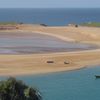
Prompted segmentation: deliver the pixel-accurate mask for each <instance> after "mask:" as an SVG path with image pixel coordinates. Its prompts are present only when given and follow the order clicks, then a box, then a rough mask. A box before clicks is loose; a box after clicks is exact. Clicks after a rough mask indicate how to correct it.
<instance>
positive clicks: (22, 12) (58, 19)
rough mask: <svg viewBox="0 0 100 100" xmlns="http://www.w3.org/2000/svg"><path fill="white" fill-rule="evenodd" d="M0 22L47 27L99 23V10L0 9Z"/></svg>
mask: <svg viewBox="0 0 100 100" xmlns="http://www.w3.org/2000/svg"><path fill="white" fill-rule="evenodd" d="M0 21H2V22H5V21H14V22H15V21H16V22H24V23H35V24H40V23H44V24H48V25H67V24H68V23H83V22H100V9H0Z"/></svg>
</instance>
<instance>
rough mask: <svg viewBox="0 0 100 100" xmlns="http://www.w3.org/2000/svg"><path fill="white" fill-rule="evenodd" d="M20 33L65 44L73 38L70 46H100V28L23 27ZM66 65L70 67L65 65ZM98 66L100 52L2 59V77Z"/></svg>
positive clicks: (3, 57)
mask: <svg viewBox="0 0 100 100" xmlns="http://www.w3.org/2000/svg"><path fill="white" fill-rule="evenodd" d="M15 31H16V30H15ZM17 31H29V32H30V31H31V32H39V33H40V34H46V35H50V36H54V37H58V38H59V39H61V40H64V41H69V39H68V38H70V41H71V42H72V41H73V42H80V43H90V44H94V45H98V46H99V44H100V37H99V36H100V28H89V27H79V28H74V27H41V26H31V25H28V26H27V25H24V26H21V27H20V29H19V30H17ZM71 32H72V34H71ZM69 33H70V34H69ZM74 34H75V35H74ZM60 36H61V38H60ZM47 61H54V63H47ZM64 62H68V63H69V64H64ZM95 65H100V49H95V50H84V51H73V52H56V53H46V54H27V55H14V54H12V55H7V54H5V55H0V75H1V76H2V75H3V76H7V75H10V76H14V75H30V74H43V73H51V72H60V71H68V70H76V69H80V68H84V67H87V66H95Z"/></svg>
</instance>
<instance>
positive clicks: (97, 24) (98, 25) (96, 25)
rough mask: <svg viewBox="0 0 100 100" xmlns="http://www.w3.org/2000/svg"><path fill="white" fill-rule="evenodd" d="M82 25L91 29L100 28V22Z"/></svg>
mask: <svg viewBox="0 0 100 100" xmlns="http://www.w3.org/2000/svg"><path fill="white" fill-rule="evenodd" d="M81 25H82V26H89V27H100V22H88V23H82V24H81Z"/></svg>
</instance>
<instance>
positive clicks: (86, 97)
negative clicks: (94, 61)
mask: <svg viewBox="0 0 100 100" xmlns="http://www.w3.org/2000/svg"><path fill="white" fill-rule="evenodd" d="M94 75H100V67H95V68H86V69H82V70H77V71H70V72H61V73H52V74H45V75H36V76H23V77H17V78H18V79H21V80H23V81H24V82H26V83H27V84H28V85H30V86H33V85H34V86H35V87H38V89H39V90H40V91H41V93H42V96H43V100H100V79H95V77H94ZM0 79H4V78H3V77H0Z"/></svg>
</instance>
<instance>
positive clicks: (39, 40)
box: [0, 32, 95, 54]
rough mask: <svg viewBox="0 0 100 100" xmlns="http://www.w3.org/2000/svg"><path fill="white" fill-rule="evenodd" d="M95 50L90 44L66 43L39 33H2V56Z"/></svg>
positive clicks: (0, 41) (0, 46)
mask: <svg viewBox="0 0 100 100" xmlns="http://www.w3.org/2000/svg"><path fill="white" fill-rule="evenodd" d="M21 34H22V35H21ZM93 48H95V47H94V46H92V45H89V44H80V43H71V42H65V41H62V40H60V39H57V38H54V37H51V36H46V35H41V34H37V33H17V32H16V33H9V35H8V33H5V32H2V33H0V54H29V53H46V52H65V51H75V50H84V49H93Z"/></svg>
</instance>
